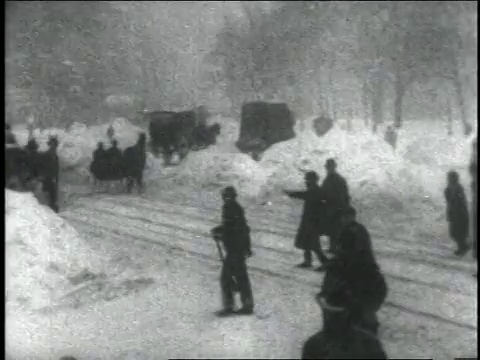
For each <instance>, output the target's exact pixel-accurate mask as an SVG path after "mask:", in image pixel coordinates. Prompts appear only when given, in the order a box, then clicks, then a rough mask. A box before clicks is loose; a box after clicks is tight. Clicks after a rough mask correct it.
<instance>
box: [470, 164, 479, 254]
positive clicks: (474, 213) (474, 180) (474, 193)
mask: <svg viewBox="0 0 480 360" xmlns="http://www.w3.org/2000/svg"><path fill="white" fill-rule="evenodd" d="M470 175H471V176H472V198H473V199H472V223H473V224H472V238H473V256H474V257H475V258H477V159H476V158H473V159H472V161H471V163H470Z"/></svg>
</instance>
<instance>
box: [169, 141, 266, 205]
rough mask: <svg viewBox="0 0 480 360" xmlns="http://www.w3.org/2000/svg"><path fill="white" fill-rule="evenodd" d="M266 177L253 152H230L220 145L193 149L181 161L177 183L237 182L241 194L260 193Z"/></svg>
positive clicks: (196, 185)
mask: <svg viewBox="0 0 480 360" xmlns="http://www.w3.org/2000/svg"><path fill="white" fill-rule="evenodd" d="M265 181H266V174H265V172H264V171H262V169H261V167H260V165H259V164H258V163H257V162H255V161H254V160H253V159H252V158H251V157H250V156H248V155H245V154H242V153H236V154H233V153H230V154H229V153H226V152H224V151H222V149H221V148H220V147H217V146H212V147H210V148H208V149H206V150H202V151H198V152H193V153H190V154H189V155H188V157H187V158H186V159H185V160H184V161H183V162H182V163H181V164H180V165H179V169H178V172H177V174H176V176H175V182H176V183H177V184H179V185H180V184H183V185H190V186H192V187H194V188H197V189H198V188H202V187H212V188H215V187H219V186H226V185H233V186H235V187H236V188H237V189H238V190H239V192H240V194H241V195H243V196H248V197H255V196H257V195H258V194H259V193H260V191H261V188H262V186H263V184H264V183H265Z"/></svg>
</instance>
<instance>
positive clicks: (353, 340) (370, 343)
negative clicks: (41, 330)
mask: <svg viewBox="0 0 480 360" xmlns="http://www.w3.org/2000/svg"><path fill="white" fill-rule="evenodd" d="M302 359H388V357H387V354H386V352H385V350H384V348H383V346H382V344H381V342H380V341H379V340H378V338H377V337H376V336H375V335H374V334H372V333H370V332H368V331H366V330H363V329H359V328H355V327H353V328H352V329H350V332H349V333H347V334H342V337H341V338H338V339H336V338H335V339H334V338H332V336H328V334H326V332H325V331H320V332H318V333H316V334H315V335H313V336H311V337H310V338H309V339H308V340H307V341H306V342H305V344H304V346H303V349H302Z"/></svg>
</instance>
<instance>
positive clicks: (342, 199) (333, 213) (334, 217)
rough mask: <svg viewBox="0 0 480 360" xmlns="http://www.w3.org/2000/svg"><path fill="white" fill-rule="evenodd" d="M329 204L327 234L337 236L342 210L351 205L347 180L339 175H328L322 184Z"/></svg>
mask: <svg viewBox="0 0 480 360" xmlns="http://www.w3.org/2000/svg"><path fill="white" fill-rule="evenodd" d="M322 189H323V191H324V194H325V199H326V204H327V221H326V222H325V225H326V234H327V235H329V236H332V235H337V233H338V232H339V230H340V229H339V228H340V216H341V213H342V210H343V209H345V208H346V207H347V206H348V205H349V204H350V195H349V192H348V185H347V182H346V180H345V179H344V178H343V177H342V176H341V175H340V174H338V173H332V174H328V175H327V177H326V178H325V180H324V181H323V183H322Z"/></svg>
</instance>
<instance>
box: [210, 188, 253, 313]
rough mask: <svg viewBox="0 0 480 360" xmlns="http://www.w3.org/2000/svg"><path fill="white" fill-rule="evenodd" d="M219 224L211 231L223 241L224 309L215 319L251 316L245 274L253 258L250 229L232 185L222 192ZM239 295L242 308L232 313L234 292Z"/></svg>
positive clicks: (251, 306) (250, 299) (249, 287)
mask: <svg viewBox="0 0 480 360" xmlns="http://www.w3.org/2000/svg"><path fill="white" fill-rule="evenodd" d="M222 198H223V208H222V225H220V226H217V227H216V228H214V229H212V235H214V239H219V240H221V241H222V242H223V245H224V248H225V250H226V256H225V259H224V260H223V267H222V273H221V276H220V283H221V288H222V298H223V310H221V311H219V312H217V315H218V316H228V315H231V314H240V315H250V314H253V306H254V304H253V294H252V288H251V286H250V280H249V277H248V273H247V265H246V261H245V260H246V258H247V257H250V256H252V251H251V244H250V228H249V226H248V224H247V220H246V219H245V212H244V210H243V208H242V206H241V205H240V204H239V203H238V202H237V200H236V199H237V192H236V190H235V188H234V187H233V186H228V187H226V188H225V189H223V191H222ZM236 289H238V291H239V292H240V299H241V301H242V305H243V306H242V308H241V309H240V310H238V311H235V310H234V290H236Z"/></svg>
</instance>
